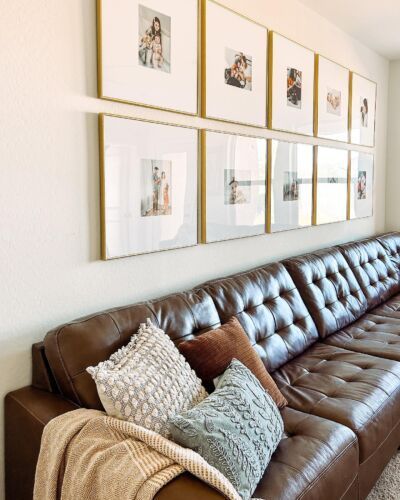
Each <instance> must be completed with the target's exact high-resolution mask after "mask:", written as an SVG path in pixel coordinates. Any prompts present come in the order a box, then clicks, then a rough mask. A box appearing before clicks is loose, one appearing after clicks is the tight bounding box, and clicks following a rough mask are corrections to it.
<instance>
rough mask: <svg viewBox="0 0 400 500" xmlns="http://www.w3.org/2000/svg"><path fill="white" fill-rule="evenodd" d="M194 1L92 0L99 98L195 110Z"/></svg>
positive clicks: (186, 110) (196, 16)
mask: <svg viewBox="0 0 400 500" xmlns="http://www.w3.org/2000/svg"><path fill="white" fill-rule="evenodd" d="M198 13H199V5H198V0H185V1H184V2H182V1H181V0H98V32H99V35H98V36H99V38H98V50H99V85H98V86H99V97H101V98H104V99H111V100H115V101H123V102H128V103H132V104H140V105H144V106H150V107H156V108H161V109H167V110H172V111H178V112H181V113H187V114H192V115H195V114H198V78H197V77H198V38H199V36H198V34H199V26H198V25H199V17H198Z"/></svg>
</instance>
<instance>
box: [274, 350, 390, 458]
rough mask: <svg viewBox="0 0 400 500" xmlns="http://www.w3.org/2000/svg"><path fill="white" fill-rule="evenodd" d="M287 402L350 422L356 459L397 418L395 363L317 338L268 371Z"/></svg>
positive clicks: (376, 444)
mask: <svg viewBox="0 0 400 500" xmlns="http://www.w3.org/2000/svg"><path fill="white" fill-rule="evenodd" d="M273 378H274V379H275V381H276V383H277V385H278V387H279V389H280V390H281V392H282V394H283V395H284V396H285V398H286V399H287V401H288V403H289V406H290V407H291V408H294V409H296V410H299V411H303V412H305V413H310V414H313V415H318V416H319V417H323V418H327V419H330V420H333V421H335V422H338V423H340V424H343V425H345V426H346V427H349V428H350V429H352V430H353V431H354V433H355V434H356V435H357V437H358V442H359V447H360V463H363V462H364V461H365V460H367V459H368V457H369V456H371V455H372V454H374V453H375V451H376V450H377V449H378V447H379V446H380V445H381V443H382V442H383V441H384V440H385V438H386V437H387V429H389V428H390V429H392V428H393V427H394V426H395V425H396V424H397V423H398V422H399V420H400V363H398V362H396V361H389V360H387V359H381V358H378V357H374V356H369V355H367V354H359V353H354V352H351V351H348V350H345V349H340V348H338V347H334V346H330V345H326V344H321V343H316V344H314V345H313V346H312V347H311V348H310V349H308V351H307V352H306V353H304V354H303V355H301V356H299V357H297V358H296V359H294V360H292V361H289V362H288V363H287V364H286V365H285V366H284V367H282V368H280V369H279V370H277V371H276V372H275V373H274V374H273Z"/></svg>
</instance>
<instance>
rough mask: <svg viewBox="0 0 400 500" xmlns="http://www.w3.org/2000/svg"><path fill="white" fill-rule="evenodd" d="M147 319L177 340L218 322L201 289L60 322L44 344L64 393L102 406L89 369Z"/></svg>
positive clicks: (83, 402)
mask: <svg viewBox="0 0 400 500" xmlns="http://www.w3.org/2000/svg"><path fill="white" fill-rule="evenodd" d="M147 318H149V319H150V320H151V321H152V322H153V323H154V324H155V325H157V326H158V327H159V328H161V329H162V330H164V331H165V332H166V333H167V334H168V335H169V336H170V338H171V339H172V340H173V341H174V342H175V343H179V342H180V341H181V340H187V339H190V338H193V336H194V335H197V334H198V333H202V332H205V331H208V330H210V329H213V328H215V327H219V326H220V322H219V317H218V313H217V310H216V308H215V306H214V303H213V301H212V299H211V297H209V296H208V295H207V294H206V293H205V292H204V291H202V290H198V291H196V292H193V291H189V292H186V293H180V294H175V295H171V296H169V297H165V298H163V299H159V300H155V301H151V302H146V303H142V304H136V305H132V306H128V307H123V308H118V309H113V310H110V311H106V312H102V313H99V314H95V315H93V316H90V317H87V318H83V319H80V320H76V321H74V322H72V323H68V324H66V325H63V326H60V327H58V328H56V329H55V330H53V331H51V332H49V333H48V334H47V335H46V338H45V340H44V343H45V352H46V357H47V360H48V362H49V366H50V369H51V371H52V373H53V375H54V378H55V380H56V382H57V385H58V389H59V390H60V392H61V394H63V395H64V396H65V397H66V398H68V399H70V400H71V401H73V402H75V403H77V404H78V405H80V406H84V407H87V408H93V409H102V405H101V402H100V399H99V397H98V394H97V390H96V385H95V383H94V381H93V380H92V378H91V376H90V375H89V374H88V373H87V372H86V368H87V367H88V366H95V365H97V364H98V363H100V362H101V361H104V360H106V359H108V358H109V357H110V356H111V354H113V353H114V352H115V351H117V350H118V349H119V348H120V347H122V346H124V345H126V344H128V342H129V340H130V338H131V336H132V335H133V334H134V333H136V332H137V331H138V329H139V326H140V324H141V323H145V322H146V320H147Z"/></svg>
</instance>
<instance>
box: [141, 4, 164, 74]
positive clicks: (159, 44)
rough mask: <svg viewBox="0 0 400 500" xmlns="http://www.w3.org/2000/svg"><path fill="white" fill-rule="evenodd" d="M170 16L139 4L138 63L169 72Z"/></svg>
mask: <svg viewBox="0 0 400 500" xmlns="http://www.w3.org/2000/svg"><path fill="white" fill-rule="evenodd" d="M170 56H171V18H170V17H168V16H166V15H164V14H160V13H159V12H155V11H153V10H151V9H149V8H147V7H144V6H143V5H139V64H140V65H141V66H145V67H147V68H153V69H156V70H159V71H164V72H166V73H170V72H171V63H170V61H171V57H170Z"/></svg>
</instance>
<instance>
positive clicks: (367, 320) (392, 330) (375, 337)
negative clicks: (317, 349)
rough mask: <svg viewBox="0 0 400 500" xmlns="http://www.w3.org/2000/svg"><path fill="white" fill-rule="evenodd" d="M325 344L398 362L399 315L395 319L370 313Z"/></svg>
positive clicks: (399, 359) (399, 340) (399, 356)
mask: <svg viewBox="0 0 400 500" xmlns="http://www.w3.org/2000/svg"><path fill="white" fill-rule="evenodd" d="M399 305H400V304H399ZM325 343H326V344H329V345H334V346H337V347H343V348H344V349H349V350H350V351H356V352H363V353H366V354H371V355H373V356H379V357H381V358H386V359H393V360H396V361H400V313H398V318H397V319H396V318H390V317H387V316H380V315H378V314H375V312H374V311H372V313H371V314H366V315H365V316H363V317H362V318H361V319H359V320H358V321H356V322H355V323H353V324H352V325H350V326H348V327H347V328H345V329H344V330H342V331H340V332H338V333H335V334H334V335H331V336H330V337H328V338H327V339H326V340H325Z"/></svg>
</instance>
